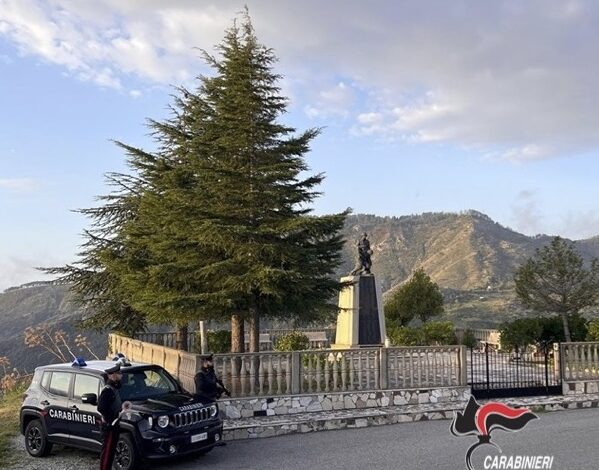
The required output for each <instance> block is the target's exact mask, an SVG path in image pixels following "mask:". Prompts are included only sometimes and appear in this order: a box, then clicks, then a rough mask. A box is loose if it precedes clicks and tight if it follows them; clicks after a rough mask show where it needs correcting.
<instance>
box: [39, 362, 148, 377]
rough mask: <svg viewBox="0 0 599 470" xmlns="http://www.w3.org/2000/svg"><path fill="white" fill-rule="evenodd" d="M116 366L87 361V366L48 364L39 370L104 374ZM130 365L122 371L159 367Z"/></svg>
mask: <svg viewBox="0 0 599 470" xmlns="http://www.w3.org/2000/svg"><path fill="white" fill-rule="evenodd" d="M114 364H115V361H86V365H85V366H73V364H72V363H70V362H66V363H63V364H48V365H47V366H41V367H38V369H43V370H53V369H59V370H65V369H68V370H69V371H89V372H94V373H96V374H103V373H104V371H105V370H106V369H108V368H110V367H113V366H114ZM130 364H131V365H128V366H121V371H123V372H127V371H129V370H130V369H134V368H138V367H159V366H156V365H154V364H144V363H141V362H131V363H130Z"/></svg>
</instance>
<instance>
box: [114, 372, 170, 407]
mask: <svg viewBox="0 0 599 470" xmlns="http://www.w3.org/2000/svg"><path fill="white" fill-rule="evenodd" d="M177 389H178V387H177V384H176V383H175V382H174V380H173V379H172V378H171V377H170V376H169V375H168V374H167V373H166V371H165V370H164V369H162V368H160V367H151V368H147V369H135V370H132V371H129V372H123V378H122V382H121V389H120V390H119V392H120V395H121V399H122V400H123V401H124V400H144V399H146V398H151V397H156V396H158V395H164V394H165V393H170V392H176V391H177Z"/></svg>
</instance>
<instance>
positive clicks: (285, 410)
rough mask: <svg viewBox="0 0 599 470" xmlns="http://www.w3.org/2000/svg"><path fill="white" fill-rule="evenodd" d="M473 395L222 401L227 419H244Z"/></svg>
mask: <svg viewBox="0 0 599 470" xmlns="http://www.w3.org/2000/svg"><path fill="white" fill-rule="evenodd" d="M469 397H470V387H439V388H434V389H403V390H380V391H364V392H336V393H321V394H313V395H309V394H308V395H288V396H278V397H261V398H232V399H231V398H230V399H221V400H219V407H220V410H221V413H223V415H224V418H226V419H240V418H252V417H258V416H282V415H293V414H297V413H306V412H320V411H337V410H355V409H363V408H381V407H383V408H384V407H390V406H401V405H428V404H436V403H462V402H463V403H466V402H467V401H468V398H469Z"/></svg>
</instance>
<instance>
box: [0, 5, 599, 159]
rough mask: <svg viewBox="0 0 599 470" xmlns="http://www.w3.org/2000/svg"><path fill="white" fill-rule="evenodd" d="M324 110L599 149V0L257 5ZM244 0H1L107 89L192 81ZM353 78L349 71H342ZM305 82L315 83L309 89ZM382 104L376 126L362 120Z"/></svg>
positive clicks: (269, 36)
mask: <svg viewBox="0 0 599 470" xmlns="http://www.w3.org/2000/svg"><path fill="white" fill-rule="evenodd" d="M249 7H250V13H251V15H252V18H253V21H254V25H255V27H256V30H257V33H258V36H259V38H260V39H261V40H262V41H263V42H264V43H265V44H267V45H269V46H272V47H274V48H275V52H276V54H277V55H278V56H279V57H280V58H281V63H280V64H279V66H278V70H280V71H282V72H283V73H284V74H285V75H286V76H287V77H288V79H286V81H285V82H284V83H283V88H284V89H285V90H286V91H287V90H288V87H289V83H292V84H293V85H292V87H291V88H290V89H289V91H290V93H289V94H293V96H294V99H295V98H296V97H297V100H298V102H297V103H294V104H299V107H300V109H304V110H305V112H306V114H307V115H308V116H310V117H312V118H327V119H333V118H343V119H345V121H347V125H348V127H349V128H351V130H352V131H353V132H354V133H356V134H360V135H364V134H367V135H381V136H383V137H384V138H401V139H407V140H410V141H413V142H416V143H421V142H445V143H452V144H457V145H463V146H467V147H470V148H476V149H478V150H479V151H480V152H481V154H485V155H491V156H493V157H494V158H502V159H506V160H510V161H517V162H526V161H531V160H539V159H545V158H550V157H553V156H560V155H569V154H576V153H584V152H589V151H593V150H595V149H597V147H599V113H597V112H596V110H597V107H598V105H599V91H598V90H597V87H596V83H597V82H598V81H599V63H598V62H597V60H596V55H597V46H596V44H597V43H598V42H599V28H596V24H597V21H599V4H597V3H596V2H590V1H564V2H546V1H544V0H531V1H529V2H519V1H517V0H501V1H499V0H498V1H495V2H479V1H476V0H467V1H463V2H457V3H456V2H444V1H435V0H428V1H422V2H384V3H382V2H381V3H377V6H376V7H372V6H371V5H369V4H367V3H365V2H358V1H348V2H340V1H332V2H324V3H323V2H320V1H316V0H305V1H304V2H293V1H291V0H288V1H281V2H274V3H273V2H265V1H262V0H255V1H253V2H250V4H249ZM240 9H241V8H240V4H239V3H238V2H234V1H232V0H221V1H219V2H216V1H212V2H210V1H204V2H202V3H201V4H199V3H198V2H197V0H169V1H167V0H146V1H126V2H124V1H122V0H96V1H94V2H81V1H76V0H47V1H45V2H43V1H41V0H0V34H1V35H4V36H5V37H7V38H8V39H9V40H11V41H12V42H13V43H15V44H16V45H17V46H18V48H19V50H20V51H21V53H22V54H30V55H35V56H38V57H41V58H43V59H44V60H46V61H49V62H51V63H54V64H58V65H61V66H63V67H64V68H65V69H66V70H67V71H68V73H69V74H71V75H73V76H76V77H78V78H80V79H83V80H91V81H93V82H95V83H97V84H99V85H101V86H104V87H112V88H121V87H125V86H126V85H124V83H126V79H128V78H129V77H132V76H133V77H139V78H142V79H143V80H146V81H148V82H153V83H174V84H179V83H181V82H182V81H186V80H189V79H190V78H191V77H193V76H195V75H196V74H197V73H199V72H202V71H204V69H202V67H203V65H202V63H201V61H200V60H198V59H199V52H198V51H197V50H195V49H193V47H194V46H200V47H204V48H206V49H208V50H212V45H214V44H217V43H219V42H220V40H221V38H222V35H223V30H224V29H225V28H227V27H228V26H230V25H231V20H232V18H233V17H234V16H235V15H236V13H238V12H239V10H240ZM339 77H343V82H340V81H339ZM297 87H301V90H298V89H297ZM371 113H372V114H376V115H377V116H381V117H382V119H380V120H378V121H377V122H376V123H365V122H362V121H360V120H359V118H358V119H357V120H356V121H355V122H354V123H351V122H349V119H348V118H349V117H358V116H364V115H369V114H371Z"/></svg>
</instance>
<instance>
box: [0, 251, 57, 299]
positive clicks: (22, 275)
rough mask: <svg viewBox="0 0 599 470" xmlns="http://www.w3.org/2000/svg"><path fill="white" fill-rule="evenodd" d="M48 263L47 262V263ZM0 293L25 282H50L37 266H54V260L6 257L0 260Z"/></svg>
mask: <svg viewBox="0 0 599 470" xmlns="http://www.w3.org/2000/svg"><path fill="white" fill-rule="evenodd" d="M48 261H49V262H48ZM0 265H1V266H2V269H0V292H2V291H3V290H4V289H7V288H9V287H15V286H19V285H21V284H24V283H26V282H31V281H37V280H50V279H51V277H49V276H48V275H46V274H44V273H42V272H41V271H38V270H37V269H36V267H37V266H40V265H44V266H55V265H56V264H55V260H53V259H52V260H50V259H46V260H45V261H41V260H40V259H32V258H23V257H17V256H8V257H1V258H0Z"/></svg>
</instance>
